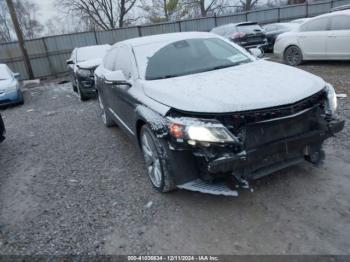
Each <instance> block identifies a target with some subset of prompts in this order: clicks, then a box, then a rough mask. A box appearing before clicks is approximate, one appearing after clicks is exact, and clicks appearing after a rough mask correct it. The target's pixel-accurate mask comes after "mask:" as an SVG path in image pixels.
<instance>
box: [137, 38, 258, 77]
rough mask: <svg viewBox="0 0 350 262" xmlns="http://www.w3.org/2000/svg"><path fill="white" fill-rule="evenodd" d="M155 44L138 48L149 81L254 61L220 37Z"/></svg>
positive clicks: (138, 55)
mask: <svg viewBox="0 0 350 262" xmlns="http://www.w3.org/2000/svg"><path fill="white" fill-rule="evenodd" d="M152 45H153V46H150V45H143V46H138V47H136V48H135V54H136V57H137V60H138V64H139V67H140V71H141V75H143V74H144V75H145V78H146V80H155V79H163V78H170V77H177V76H183V75H189V74H195V73H200V72H205V71H211V70H218V69H221V68H225V67H230V66H236V65H239V64H241V63H247V62H250V61H251V59H250V58H249V56H248V55H246V54H244V53H243V52H242V51H240V50H238V49H236V48H235V47H234V46H232V45H231V44H229V43H226V42H225V41H223V40H221V39H219V38H195V39H186V40H181V41H177V42H172V43H170V44H166V45H165V46H164V43H163V45H162V46H160V47H159V45H160V43H156V44H152ZM155 47H157V48H155ZM152 50H154V51H153V52H152ZM150 52H152V53H151V55H150ZM143 72H144V73H143Z"/></svg>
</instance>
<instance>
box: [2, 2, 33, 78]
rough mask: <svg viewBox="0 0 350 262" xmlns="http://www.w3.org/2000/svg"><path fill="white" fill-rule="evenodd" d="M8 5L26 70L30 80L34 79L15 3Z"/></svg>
mask: <svg viewBox="0 0 350 262" xmlns="http://www.w3.org/2000/svg"><path fill="white" fill-rule="evenodd" d="M6 3H7V6H8V8H9V11H10V15H11V19H12V23H13V26H14V27H15V31H16V35H17V39H18V43H19V47H20V48H21V51H22V56H23V60H24V64H25V66H26V69H27V73H28V76H29V79H34V74H33V70H32V66H31V64H30V60H29V56H28V53H27V50H26V48H25V46H24V39H23V32H22V29H21V27H20V26H19V23H18V19H17V15H16V11H15V8H14V6H13V2H12V0H6Z"/></svg>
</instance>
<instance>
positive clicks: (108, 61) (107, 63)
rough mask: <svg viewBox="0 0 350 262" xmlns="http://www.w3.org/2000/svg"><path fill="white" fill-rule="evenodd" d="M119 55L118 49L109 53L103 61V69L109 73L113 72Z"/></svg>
mask: <svg viewBox="0 0 350 262" xmlns="http://www.w3.org/2000/svg"><path fill="white" fill-rule="evenodd" d="M117 55H118V48H113V49H111V50H110V51H108V52H107V53H106V55H105V57H104V59H103V67H104V68H106V69H107V70H109V71H113V70H114V67H115V64H116V60H117Z"/></svg>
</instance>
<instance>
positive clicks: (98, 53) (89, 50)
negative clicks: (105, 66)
mask: <svg viewBox="0 0 350 262" xmlns="http://www.w3.org/2000/svg"><path fill="white" fill-rule="evenodd" d="M109 48H110V46H109V45H100V46H88V47H82V48H78V49H77V61H78V62H83V61H87V60H91V59H96V58H103V57H104V55H105V53H106V51H107V50H108V49H109Z"/></svg>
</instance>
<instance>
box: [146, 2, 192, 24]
mask: <svg viewBox="0 0 350 262" xmlns="http://www.w3.org/2000/svg"><path fill="white" fill-rule="evenodd" d="M141 8H142V9H143V10H144V11H145V13H146V14H145V17H146V19H147V20H148V21H150V22H151V23H159V22H167V21H174V20H178V19H181V18H183V17H185V16H186V15H187V14H188V8H187V6H186V5H184V4H183V3H182V2H180V0H152V2H151V3H149V1H142V2H141Z"/></svg>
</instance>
